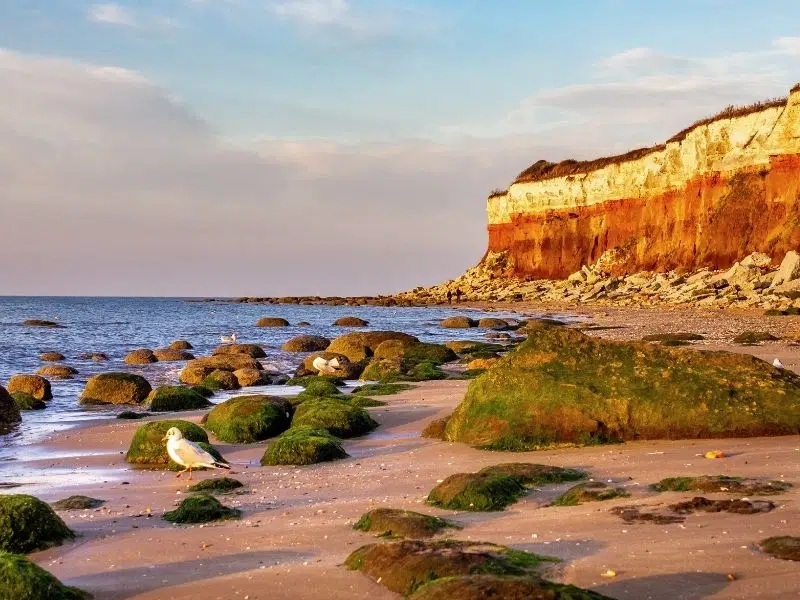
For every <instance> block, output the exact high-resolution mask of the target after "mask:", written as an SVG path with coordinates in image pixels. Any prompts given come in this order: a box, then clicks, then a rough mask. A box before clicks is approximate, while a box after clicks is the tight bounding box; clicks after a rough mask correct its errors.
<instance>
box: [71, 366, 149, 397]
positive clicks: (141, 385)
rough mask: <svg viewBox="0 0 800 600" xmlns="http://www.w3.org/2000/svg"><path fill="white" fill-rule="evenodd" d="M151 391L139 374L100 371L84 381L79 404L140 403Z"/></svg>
mask: <svg viewBox="0 0 800 600" xmlns="http://www.w3.org/2000/svg"><path fill="white" fill-rule="evenodd" d="M152 391H153V388H151V387H150V384H149V383H147V380H146V379H145V378H144V377H142V376H141V375H133V374H131V373H101V374H100V375H94V376H93V377H90V378H89V381H87V382H86V387H85V388H84V390H83V393H82V394H81V397H80V400H79V402H80V403H81V404H140V403H141V402H143V401H144V400H145V398H147V395H148V394H149V393H150V392H152Z"/></svg>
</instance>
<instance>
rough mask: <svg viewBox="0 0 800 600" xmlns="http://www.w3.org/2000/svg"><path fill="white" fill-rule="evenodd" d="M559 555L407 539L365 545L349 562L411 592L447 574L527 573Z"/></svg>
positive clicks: (400, 590)
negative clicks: (540, 554) (552, 555)
mask: <svg viewBox="0 0 800 600" xmlns="http://www.w3.org/2000/svg"><path fill="white" fill-rule="evenodd" d="M553 562H558V559H555V558H552V557H548V556H539V555H537V554H531V553H528V552H523V551H521V550H513V549H511V548H507V547H505V546H499V545H497V544H490V543H486V542H466V541H459V540H433V541H431V540H427V541H423V540H404V541H399V542H390V543H379V544H368V545H366V546H362V547H361V548H359V549H358V550H356V551H355V552H353V553H352V554H351V555H350V556H348V557H347V560H345V566H347V567H348V568H349V569H352V570H358V571H361V572H362V573H364V574H366V575H369V576H370V577H372V578H373V579H376V580H379V581H380V582H381V583H382V584H383V585H385V586H386V587H387V588H388V589H389V590H391V591H393V592H396V593H398V594H403V595H408V594H411V593H413V592H415V591H416V590H417V589H418V588H419V587H420V586H422V585H424V584H425V583H429V582H431V581H434V580H436V579H440V578H443V577H454V576H458V575H476V574H486V573H492V574H495V575H510V576H524V575H532V574H535V573H536V570H537V569H538V568H540V567H541V566H542V565H543V564H551V563H553Z"/></svg>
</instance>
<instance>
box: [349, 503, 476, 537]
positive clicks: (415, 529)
mask: <svg viewBox="0 0 800 600" xmlns="http://www.w3.org/2000/svg"><path fill="white" fill-rule="evenodd" d="M448 528H452V529H461V526H460V525H458V524H457V523H453V522H452V521H447V520H446V519H440V518H439V517H434V516H431V515H424V514H422V513H418V512H414V511H410V510H401V509H398V508H376V509H373V510H371V511H369V512H366V513H364V514H363V515H362V516H361V518H360V519H359V520H358V522H357V523H356V524H355V525H353V529H357V530H359V531H367V532H373V533H377V534H378V535H381V536H383V537H388V538H408V539H421V538H428V537H433V536H434V535H436V534H437V533H439V532H441V531H443V530H445V529H448Z"/></svg>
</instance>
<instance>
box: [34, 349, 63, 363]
mask: <svg viewBox="0 0 800 600" xmlns="http://www.w3.org/2000/svg"><path fill="white" fill-rule="evenodd" d="M65 358H66V356H64V355H63V354H61V352H52V351H50V352H42V353H41V354H40V355H39V360H41V361H42V362H58V361H61V360H64V359H65Z"/></svg>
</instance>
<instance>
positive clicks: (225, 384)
mask: <svg viewBox="0 0 800 600" xmlns="http://www.w3.org/2000/svg"><path fill="white" fill-rule="evenodd" d="M202 385H204V386H205V387H207V388H208V389H210V390H214V391H218V390H238V389H239V388H240V387H241V386H240V385H239V380H238V379H237V378H236V375H234V374H233V373H231V372H230V371H223V370H222V369H214V370H213V371H211V373H209V374H208V375H207V376H206V378H205V379H203V381H202Z"/></svg>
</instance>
